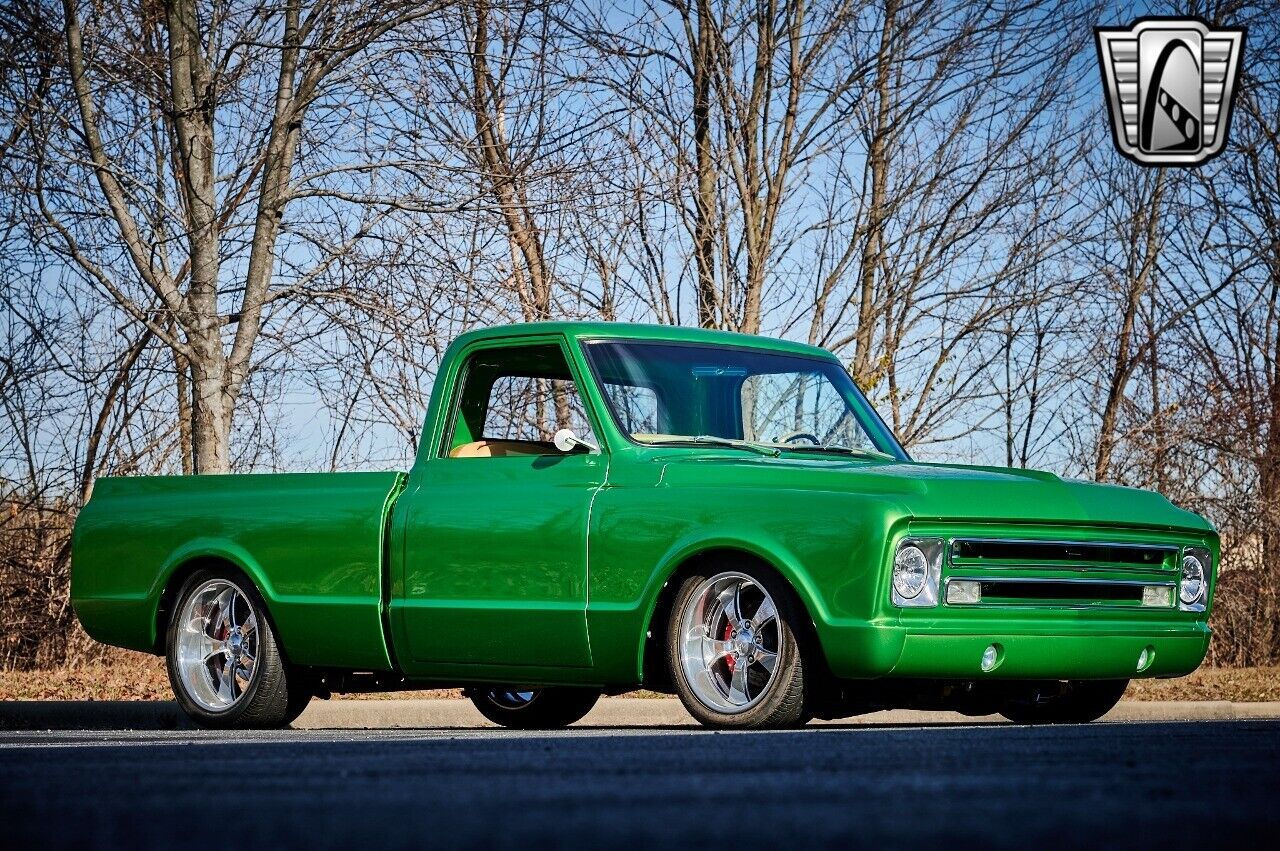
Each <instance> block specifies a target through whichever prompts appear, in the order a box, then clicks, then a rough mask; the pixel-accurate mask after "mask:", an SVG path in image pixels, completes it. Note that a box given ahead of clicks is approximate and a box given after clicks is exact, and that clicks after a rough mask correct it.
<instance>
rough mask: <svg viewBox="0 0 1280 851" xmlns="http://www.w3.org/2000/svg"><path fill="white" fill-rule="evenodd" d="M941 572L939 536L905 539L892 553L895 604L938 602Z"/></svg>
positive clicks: (940, 540) (926, 604)
mask: <svg viewBox="0 0 1280 851" xmlns="http://www.w3.org/2000/svg"><path fill="white" fill-rule="evenodd" d="M941 572H942V539H941V538H905V539H904V540H903V541H902V542H901V543H899V544H898V550H897V552H896V553H894V555H893V595H892V596H893V602H894V605H897V606H936V605H938V575H939V574H940V573H941Z"/></svg>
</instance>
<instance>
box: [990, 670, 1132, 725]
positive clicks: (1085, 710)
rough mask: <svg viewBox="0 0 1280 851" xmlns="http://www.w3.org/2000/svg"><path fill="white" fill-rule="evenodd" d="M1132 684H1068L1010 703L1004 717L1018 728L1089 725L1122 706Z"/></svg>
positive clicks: (1003, 708)
mask: <svg viewBox="0 0 1280 851" xmlns="http://www.w3.org/2000/svg"><path fill="white" fill-rule="evenodd" d="M1128 686H1129V681H1128V680H1068V681H1066V682H1062V683H1053V684H1052V685H1049V686H1047V687H1036V688H1033V689H1032V690H1031V691H1030V692H1029V693H1028V694H1027V695H1025V696H1018V697H1016V698H1011V699H1009V700H1006V701H1005V702H1004V704H1003V705H1002V706H1001V707H1000V714H1001V715H1003V716H1004V717H1005V718H1008V719H1009V720H1010V721H1012V722H1013V723H1015V724H1088V723H1089V722H1090V721H1097V720H1098V719H1099V718H1101V717H1102V716H1103V715H1106V714H1107V713H1108V712H1110V711H1111V710H1112V709H1113V708H1115V705H1116V704H1117V703H1119V702H1120V698H1121V697H1122V696H1123V695H1124V691H1125V689H1126V688H1128Z"/></svg>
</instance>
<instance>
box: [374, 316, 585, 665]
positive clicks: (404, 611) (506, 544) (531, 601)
mask: <svg viewBox="0 0 1280 851" xmlns="http://www.w3.org/2000/svg"><path fill="white" fill-rule="evenodd" d="M460 376H461V377H460V379H459V381H458V382H456V384H455V387H454V391H455V399H454V400H453V404H452V407H451V409H450V410H451V412H452V413H451V416H450V421H449V423H448V424H447V425H446V427H445V429H444V432H443V440H442V444H441V446H439V447H437V448H436V450H435V451H434V453H433V455H432V457H430V458H428V459H426V460H425V461H423V462H420V465H419V466H420V469H416V470H415V478H416V479H417V480H418V481H417V483H416V485H414V484H411V487H410V491H409V492H407V493H406V494H405V495H404V497H402V499H401V503H400V505H401V508H403V509H405V510H406V511H407V514H406V519H405V526H404V535H405V539H404V549H403V552H404V559H403V565H404V568H403V574H402V578H403V582H402V583H398V584H399V587H400V588H401V589H402V593H401V596H400V598H399V599H398V601H397V604H398V608H400V610H401V613H400V617H401V624H402V628H403V635H404V637H405V640H406V642H407V644H408V648H407V649H408V655H409V656H410V658H411V659H412V662H413V664H412V666H406V667H411V668H412V669H413V670H415V671H418V672H424V671H426V670H429V669H431V668H432V666H433V665H435V664H437V663H465V664H470V665H500V666H516V665H522V666H551V667H589V666H590V665H591V653H590V647H589V645H588V642H587V621H586V605H587V562H586V545H587V540H586V536H587V522H588V515H589V512H590V509H591V502H592V498H593V497H594V495H595V493H596V491H597V490H598V489H599V488H600V486H601V485H602V484H603V482H604V476H605V470H606V466H607V465H606V461H605V456H603V455H601V454H600V453H599V452H598V451H590V450H587V449H583V448H579V449H577V450H575V451H573V452H569V453H565V452H561V451H559V450H557V449H556V448H555V446H554V444H553V443H552V442H551V440H552V436H553V435H554V434H555V432H556V431H557V430H558V429H560V428H572V429H573V430H574V433H575V434H576V435H578V437H580V438H583V439H584V440H587V441H589V442H591V443H592V444H595V443H596V440H595V437H594V430H593V429H592V428H591V425H590V419H589V417H588V416H587V414H586V411H585V410H584V408H583V404H582V401H581V399H582V397H581V396H580V395H579V394H578V388H577V385H576V382H575V380H574V376H573V374H572V372H571V370H570V368H569V363H568V359H567V358H566V355H565V351H564V349H563V346H562V344H561V343H560V342H559V341H550V342H545V343H539V344H536V345H531V344H527V343H525V344H522V345H514V346H513V345H493V346H490V347H486V348H482V349H479V350H473V351H472V352H470V353H469V354H468V355H467V360H466V362H465V364H464V367H463V370H462V372H461V374H460ZM406 503H407V505H406ZM420 675H421V673H420Z"/></svg>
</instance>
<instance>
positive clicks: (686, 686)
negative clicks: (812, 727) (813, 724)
mask: <svg viewBox="0 0 1280 851" xmlns="http://www.w3.org/2000/svg"><path fill="white" fill-rule="evenodd" d="M801 611H802V610H801V608H800V606H799V604H798V603H797V602H795V599H794V597H793V596H792V594H791V593H790V589H789V588H787V587H786V586H785V585H784V584H782V583H781V582H779V581H778V580H775V579H774V578H773V577H772V576H771V575H769V574H766V573H765V572H764V571H762V570H760V569H759V568H757V567H755V566H751V567H746V568H742V569H733V570H725V571H722V572H718V573H714V574H710V575H708V574H701V575H696V576H690V577H689V578H688V579H686V580H685V581H684V584H682V585H681V586H680V590H679V591H678V592H677V594H676V599H675V604H674V606H673V607H672V611H671V619H670V621H669V623H668V627H667V660H668V665H669V667H670V671H671V682H672V683H673V684H674V685H675V688H676V693H677V694H678V695H679V697H680V700H681V702H682V703H684V706H685V709H687V710H688V711H689V714H690V715H692V716H693V717H694V718H696V719H697V720H698V721H699V722H701V723H702V724H703V725H705V726H708V727H719V728H725V729H748V730H764V729H779V728H787V727H798V726H801V725H803V724H804V723H805V722H806V721H807V720H808V717H809V716H808V715H807V713H806V707H805V698H806V694H805V670H804V660H803V658H802V654H801V648H800V641H799V638H798V637H797V636H798V634H799V630H800V629H801V624H802V614H801Z"/></svg>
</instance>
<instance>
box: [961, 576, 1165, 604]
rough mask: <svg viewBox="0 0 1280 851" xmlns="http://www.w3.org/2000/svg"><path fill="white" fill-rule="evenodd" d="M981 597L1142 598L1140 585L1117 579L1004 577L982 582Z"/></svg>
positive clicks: (988, 599)
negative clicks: (1066, 580)
mask: <svg viewBox="0 0 1280 851" xmlns="http://www.w3.org/2000/svg"><path fill="white" fill-rule="evenodd" d="M982 599H983V600H984V601H986V602H989V603H998V602H1004V601H1008V602H1011V603H1035V602H1063V601H1093V600H1096V601H1099V602H1108V603H1133V604H1140V603H1141V602H1142V585H1140V584H1136V583H1120V582H1055V581H1053V580H1047V581H1041V582H1033V581H1030V580H1018V579H1005V580H995V581H992V580H987V581H985V582H982Z"/></svg>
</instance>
